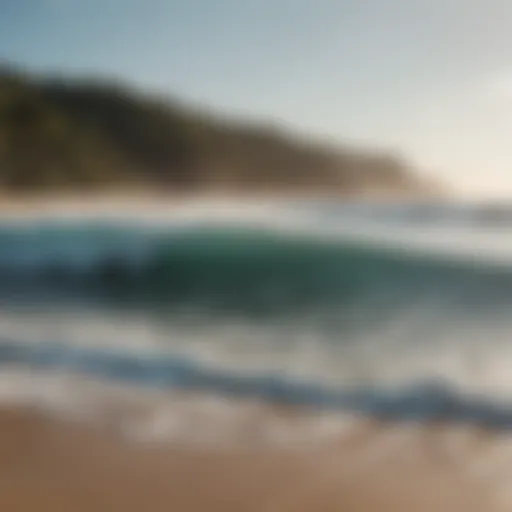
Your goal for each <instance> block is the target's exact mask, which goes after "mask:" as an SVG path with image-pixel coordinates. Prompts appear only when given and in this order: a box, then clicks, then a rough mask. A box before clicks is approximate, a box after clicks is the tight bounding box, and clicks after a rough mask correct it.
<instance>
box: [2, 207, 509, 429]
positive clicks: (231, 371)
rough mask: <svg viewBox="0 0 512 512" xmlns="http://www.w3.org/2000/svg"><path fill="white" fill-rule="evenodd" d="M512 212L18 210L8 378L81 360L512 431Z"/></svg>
mask: <svg viewBox="0 0 512 512" xmlns="http://www.w3.org/2000/svg"><path fill="white" fill-rule="evenodd" d="M180 213H181V214H180ZM510 218H512V213H511V212H509V211H508V210H506V209H502V210H499V211H498V210H496V209H494V210H492V211H491V210H489V209H484V208H483V207H469V206H457V207H455V206H453V207H448V206H446V205H443V206H441V205H421V206H411V205H376V204H373V205H371V204H357V203H355V204H340V203H337V204H327V203H325V202H324V203H321V204H313V203H302V204H287V205H273V207H272V208H269V207H268V206H265V207H261V209H260V210H258V208H254V209H253V210H251V212H248V211H241V210H239V211H237V210H236V208H232V209H231V210H229V209H226V210H225V211H223V212H219V210H218V209H215V208H211V209H208V208H205V207H204V208H199V207H197V206H194V207H188V210H187V207H183V210H182V211H181V212H174V213H172V214H170V213H169V214H159V215H152V214H138V215H134V214H132V216H131V217H128V216H126V215H118V216H116V215H108V216H107V215H104V216H101V215H96V216H85V215H69V216H67V217H65V218H62V217H60V218H52V217H51V216H47V217H46V218H44V219H38V220H36V219H30V218H24V219H22V220H20V219H18V220H17V219H14V218H13V219H11V220H9V221H3V222H2V223H1V224H0V248H1V250H0V279H1V282H2V287H1V289H0V361H1V365H2V368H3V374H4V375H7V372H10V373H9V375H12V374H13V373H12V372H13V370H16V371H15V372H14V373H16V372H17V374H18V375H23V376H24V377H23V378H21V379H20V378H17V379H16V384H14V381H13V380H12V379H4V380H3V381H2V382H3V384H2V385H3V386H6V385H7V383H8V382H11V387H12V386H14V387H16V386H19V385H21V384H20V382H24V384H23V386H24V389H26V388H27V386H28V387H30V386H31V385H33V386H36V385H37V384H35V382H36V381H37V379H35V378H33V379H32V381H33V383H31V380H30V379H28V378H27V377H26V376H27V375H29V376H30V375H32V376H35V375H42V374H44V375H57V376H59V375H60V376H62V375H66V376H69V375H73V376H76V377H90V378H93V379H96V380H98V381H101V382H103V383H105V384H106V385H107V384H108V383H111V384H112V385H114V384H115V385H120V386H127V387H128V386H130V389H133V388H135V389H139V390H148V389H149V390H159V391H166V390H169V391H170V392H171V391H175V390H179V391H183V390H186V391H188V390H194V391H201V392H207V393H213V394H214V395H218V396H222V397H226V396H227V397H233V398H235V397H247V398H251V399H258V400H263V401H267V402H272V403H274V402H277V403H281V404H300V405H308V406H314V407H319V408H322V409H329V410H335V411H355V412H359V413H360V412H363V413H365V414H373V415H378V416H385V417H391V418H394V419H425V418H427V419H428V418H435V419H439V418H442V419H450V420H453V421H459V422H472V423H474V422H477V423H483V424H488V425H492V426H497V427H503V428H509V427H512V378H511V377H510V375H511V372H510V365H511V363H510V361H511V360H510V358H509V355H510V354H512V350H511V349H512V345H511V342H510V334H511V332H512V320H511V319H510V313H509V311H510V306H511V305H512V241H511V240H512V239H511V238H510V236H509V231H510V229H511V228H512V223H511V221H510ZM27 379H28V380H27ZM56 382H59V381H56ZM61 385H62V386H64V384H61ZM57 387H58V385H57ZM78 387H79V386H75V387H74V388H73V389H75V390H76V389H78ZM66 391H67V392H68V393H71V391H70V390H66ZM76 399H77V400H78V399H79V398H78V394H77V398H76ZM67 400H68V401H69V402H72V401H73V395H72V394H71V396H70V397H68V399H67Z"/></svg>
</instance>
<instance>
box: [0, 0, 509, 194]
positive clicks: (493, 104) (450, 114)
mask: <svg viewBox="0 0 512 512" xmlns="http://www.w3.org/2000/svg"><path fill="white" fill-rule="evenodd" d="M0 60H7V61H9V62H13V63H17V64H21V65H22V66H26V67H28V68H29V69H32V70H34V71H43V72H46V71H48V72H52V73H53V72H64V73H69V74H79V75H83V74H85V75H90V74H93V75H95V74H99V75H102V76H110V77H120V78H123V79H125V80H128V81H131V82H134V83H135V84H140V85H142V86H145V87H148V88H151V89H155V90H157V91H163V92H166V93H170V94H172V95H176V96H178V97H181V98H183V99H185V100H187V101H192V102H198V103H200V104H207V105H210V106H213V107H215V108H216V109H218V110H220V111H223V112H226V113H228V114H232V115H241V116H248V117H254V118H258V119H263V120H267V119H268V120H278V121H279V122H281V123H283V124H285V125H288V126H290V127H292V128H293V129H294V130H295V131H298V132H299V133H304V134H305V135H308V134H311V135H315V136H325V137H328V138H333V139H335V140H339V141H341V142H345V143H353V144H357V145H363V146H372V147H376V148H389V149H391V150H396V151H399V152H401V153H402V154H404V155H405V156H406V157H407V158H408V159H409V160H410V161H411V162H412V163H413V164H414V165H416V166H418V167H419V168H420V169H421V170H422V171H423V172H425V173H427V174H429V175H432V176H434V177H439V178H440V179H442V180H443V181H445V182H447V183H448V184H449V185H450V186H453V187H454V189H455V190H456V191H457V193H460V194H461V195H464V196H469V197H507V198H512V149H511V147H512V146H510V145H509V142H511V141H512V1H510V0H0Z"/></svg>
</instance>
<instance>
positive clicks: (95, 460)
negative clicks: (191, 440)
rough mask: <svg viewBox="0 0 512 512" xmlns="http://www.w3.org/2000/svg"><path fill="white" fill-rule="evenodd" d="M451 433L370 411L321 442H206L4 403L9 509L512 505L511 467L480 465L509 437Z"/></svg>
mask: <svg viewBox="0 0 512 512" xmlns="http://www.w3.org/2000/svg"><path fill="white" fill-rule="evenodd" d="M449 431H451V430H450V427H445V426H439V425H438V426H426V425H418V426H413V427H402V428H398V427H397V426H396V425H386V424H384V423H378V422H376V421H370V420H364V419H361V420H360V421H359V422H356V423H354V425H353V426H352V427H351V428H350V429H347V430H346V432H344V433H343V435H340V436H339V437H338V438H334V439H331V440H329V441H328V442H325V443H324V444H321V445H318V446H316V448H315V449H304V450H300V449H282V448H276V447H273V448H261V447H259V448H258V447H254V448H253V449H252V448H251V447H250V446H248V447H245V448H243V449H242V448H236V449H235V448H233V449H229V448H226V447H224V448H222V447H215V446H210V447H202V448H201V447H198V446H196V447H193V446H190V445H189V446H185V445H176V444H174V445H172V444H165V443H161V444H147V443H136V442H133V441H131V442H129V441H128V440H126V439H125V438H123V437H122V436H120V435H119V434H118V433H116V432H114V431H112V430H109V429H106V428H104V427H99V426H97V425H96V426H94V425H88V426H87V425H84V424H79V423H77V422H74V421H71V420H63V419H59V420H57V419H55V417H50V416H47V415H45V414H43V413H41V412H38V411H37V410H36V409H34V408H19V407H18V408H13V407H10V408H7V407H4V409H3V410H2V411H1V412H0V432H1V435H0V510H2V511H4V510H5V511H9V512H25V511H38V512H46V511H48V512H64V511H65V512H70V511H73V512H81V511H84V512H85V511H87V512H90V511H98V512H99V511H105V512H116V511H118V510H119V511H126V512H130V511H138V512H140V511H145V510H151V511H152V512H159V511H162V512H164V511H165V512H169V511H178V512H181V511H184V512H185V511H190V512H193V511H203V510H205V511H206V510H208V511H222V512H231V511H233V512H243V511H247V512H249V511H251V512H280V511H282V512H285V511H286V512H292V511H294V512H299V511H300V512H313V511H314V512H317V511H322V512H329V511H340V512H388V511H389V512H402V511H403V512H422V511H425V512H427V511H428V512H443V511H446V512H458V511H461V512H470V511H474V512H490V511H499V510H503V511H505V510H512V508H511V506H512V503H511V502H508V503H507V502H506V501H505V498H506V496H505V495H504V494H503V492H504V491H505V490H506V488H507V478H506V476H507V475H506V474H505V473H503V468H502V469H501V470H500V469H499V468H498V469H497V468H496V467H494V466H493V465H492V464H491V465H490V466H489V464H487V466H488V467H487V472H485V471H484V469H485V464H484V466H481V467H480V466H478V465H476V466H475V465H474V464H473V463H474V462H475V461H477V459H478V458H479V457H480V461H481V462H483V463H485V461H486V460H491V459H490V458H489V457H490V455H489V454H492V453H497V454H499V453H502V452H503V451H502V449H501V448H500V446H501V444H500V443H504V442H506V438H501V437H500V436H497V435H494V434H491V433H487V432H483V431H480V430H478V429H476V428H473V429H469V430H467V431H465V433H464V435H463V436H462V437H461V438H460V439H462V440H463V442H459V443H458V445H456V444H453V443H452V444H450V443H447V439H448V437H447V435H448V432H449ZM397 432H400V435H396V433H397ZM408 432H409V434H408ZM448 445H450V446H451V449H450V450H449V449H448ZM456 446H458V448H457V449H455V447H456ZM493 450H494V451H493ZM451 452H453V453H451ZM486 457H487V459H486ZM472 464H473V465H472ZM491 466H493V467H492V468H491V469H493V470H494V471H497V472H498V473H497V474H496V475H493V474H492V472H491V470H490V467H491ZM472 467H473V468H478V467H480V470H481V471H480V472H478V471H471V468H472ZM482 468H484V469H482ZM509 469H512V467H511V466H510V465H509ZM500 471H501V473H500ZM498 477H500V478H501V480H499V479H498ZM497 482H501V484H500V485H497Z"/></svg>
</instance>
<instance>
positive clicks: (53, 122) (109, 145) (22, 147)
mask: <svg viewBox="0 0 512 512" xmlns="http://www.w3.org/2000/svg"><path fill="white" fill-rule="evenodd" d="M109 186H115V187H118V186H127V187H132V186H135V187H139V186H140V187H149V188H151V187H157V188H158V189H160V190H169V191H187V192H198V191H206V190H214V189H220V190H240V191H243V190H250V191H255V190H261V191H263V190H271V191H280V190H283V191H288V190H326V191H329V192H337V191H339V192H340V193H352V192H355V193H356V192H360V191H362V190H365V189H368V188H385V189H391V190H393V189H397V190H410V191H416V192H418V191H421V189H422V185H421V183H420V181H419V180H418V179H417V178H416V177H415V176H414V173H412V171H411V170H410V169H409V168H408V166H407V165H406V163H404V162H403V161H402V160H400V159H399V158H396V157H394V156H393V155H387V154H374V153H371V152H368V153H361V152H356V151H352V150H349V149H346V148H336V147H330V146H328V145H321V144H318V143H312V142H310V141H308V140H307V139H304V140H300V139H298V138H296V137H293V136H291V135H290V134H287V133H285V132H283V131H280V130H279V129H277V128H275V127H272V126H256V125H254V124H250V123H247V124H242V123H238V122H237V123H235V122H230V121H227V120H225V119H222V118H220V117H218V116H214V115H207V114H206V113H205V112H204V111H200V110H199V109H198V110H194V109H190V108H185V107H184V106H183V105H182V104H180V103H179V102H176V101H169V100H163V99H161V98H158V97H156V96H151V95H146V94H142V93H140V92H139V91H136V90H135V89H130V88H128V87H126V86H125V85H123V84H118V83H114V82H111V83H108V82H106V81H93V80H89V81H87V80H82V81H77V80H74V81H72V80H64V79H56V78H53V79H51V78H46V79H41V78H39V77H35V76H30V75H27V74H25V73H22V72H19V71H16V70H13V69H12V68H10V67H9V68H8V67H4V68H0V191H6V192H10V191H16V192H30V191H36V192H37V191H40V190H44V189H48V190H55V189H92V188H95V187H98V188H99V187H101V188H105V187H109Z"/></svg>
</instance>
